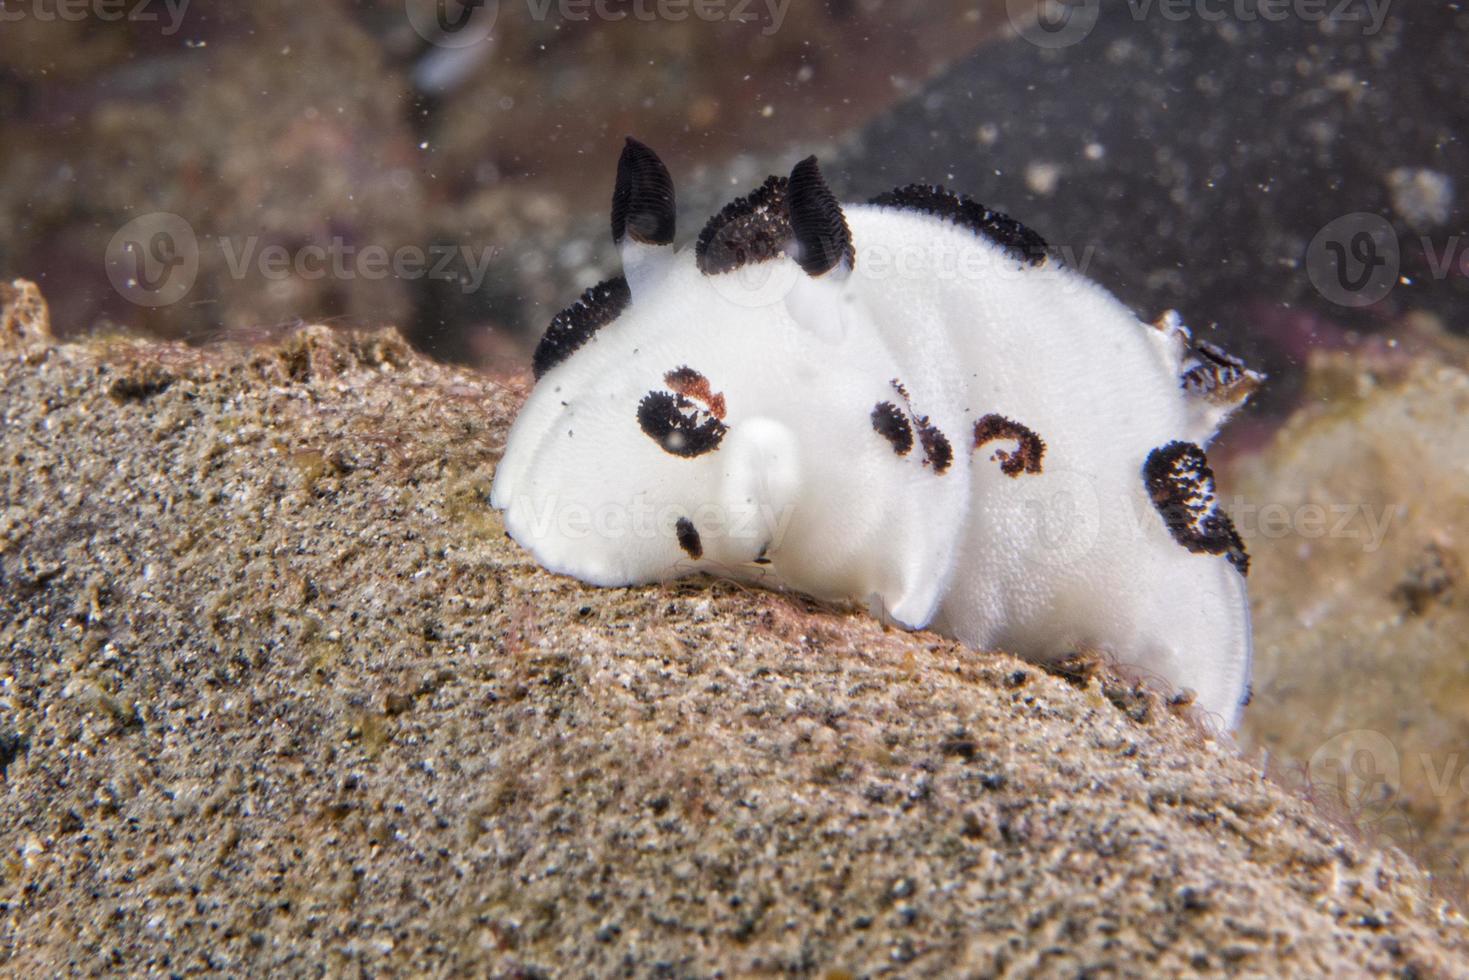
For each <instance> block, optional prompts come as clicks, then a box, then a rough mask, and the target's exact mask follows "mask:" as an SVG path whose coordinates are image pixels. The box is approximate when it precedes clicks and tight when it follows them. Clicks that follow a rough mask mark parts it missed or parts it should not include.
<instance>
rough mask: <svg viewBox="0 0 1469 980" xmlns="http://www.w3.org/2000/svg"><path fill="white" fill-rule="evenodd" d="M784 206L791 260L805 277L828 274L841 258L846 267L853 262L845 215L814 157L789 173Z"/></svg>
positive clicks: (805, 160) (854, 251)
mask: <svg viewBox="0 0 1469 980" xmlns="http://www.w3.org/2000/svg"><path fill="white" fill-rule="evenodd" d="M786 207H787V208H788V209H789V210H790V215H791V232H792V234H793V235H794V237H795V239H796V256H795V258H796V261H797V262H799V263H800V265H801V268H802V269H804V270H806V274H807V275H808V276H819V275H821V274H822V273H825V272H830V271H831V270H832V269H835V268H836V267H837V265H838V264H840V263H841V262H842V260H844V259H845V260H846V263H847V265H848V266H851V265H852V264H853V263H854V262H855V260H856V258H857V253H856V250H855V249H854V248H853V247H852V232H851V230H850V229H849V228H848V227H847V216H846V215H844V214H842V206H841V204H839V203H838V202H837V199H836V195H835V194H833V193H832V192H831V188H830V187H828V186H826V179H825V178H824V177H822V176H821V169H820V168H819V167H818V166H817V165H816V158H815V157H807V158H806V159H804V160H802V161H801V162H800V163H798V164H796V166H795V169H793V170H792V171H791V178H790V182H789V183H788V184H787V185H786Z"/></svg>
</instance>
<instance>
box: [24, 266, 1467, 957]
mask: <svg viewBox="0 0 1469 980" xmlns="http://www.w3.org/2000/svg"><path fill="white" fill-rule="evenodd" d="M27 296H30V297H34V293H33V292H28V291H27V290H26V288H25V287H22V286H19V285H18V286H17V287H16V288H15V289H11V290H8V291H6V292H5V293H4V296H3V299H4V301H5V303H6V305H7V309H6V313H5V315H4V318H3V319H0V322H4V323H6V324H17V323H20V324H21V326H19V327H8V328H7V330H6V332H5V337H6V338H7V339H6V340H4V341H3V346H4V348H5V349H4V350H0V391H3V395H0V411H3V413H4V415H3V422H4V425H3V430H0V459H3V470H0V479H3V483H0V490H3V499H0V521H3V524H0V576H3V580H0V624H3V625H0V630H3V635H0V650H3V653H0V658H3V660H0V750H3V751H0V762H3V770H4V776H3V783H0V856H3V861H0V895H3V905H0V912H3V915H0V965H3V968H4V971H5V972H7V973H10V974H12V975H17V974H52V973H57V972H69V973H96V972H102V971H114V970H129V971H136V972H144V971H149V972H159V973H182V972H184V971H186V970H197V969H201V968H208V969H216V970H223V971H226V972H230V973H236V974H239V973H246V972H251V973H255V972H265V971H267V970H275V971H287V972H292V973H301V972H307V971H308V970H312V969H326V970H330V971H332V972H341V971H347V970H358V969H365V970H371V971H374V972H376V971H380V970H386V969H395V970H401V971H404V972H410V971H411V972H414V973H419V972H424V973H432V974H439V973H444V972H448V971H451V970H461V971H464V970H467V971H473V972H477V973H482V974H487V975H496V976H507V977H508V976H519V977H530V976H549V975H566V976H586V975H600V976H608V975H630V976H663V975H677V976H712V975H725V976H736V975H741V976H742V975H749V974H752V973H766V974H779V973H788V974H793V975H815V976H826V977H833V978H835V977H850V976H856V975H885V974H886V975H902V976H920V975H940V974H942V975H954V974H966V975H980V974H984V975H992V974H1000V973H1026V972H1034V971H1043V972H1045V973H1047V974H1052V975H1054V974H1066V975H1078V974H1083V973H1096V972H1115V973H1121V974H1126V975H1143V974H1149V975H1151V974H1177V973H1180V972H1185V971H1193V970H1213V971H1220V972H1228V973H1248V974H1254V975H1292V974H1293V975H1325V974H1331V973H1341V974H1361V973H1365V972H1372V973H1377V974H1387V973H1395V974H1398V975H1402V976H1409V975H1412V976H1427V975H1448V974H1450V973H1455V972H1461V971H1462V964H1463V962H1464V954H1465V952H1466V949H1469V929H1466V924H1465V922H1464V920H1463V919H1462V918H1461V917H1460V916H1459V915H1458V914H1457V913H1456V912H1455V911H1453V909H1452V908H1451V907H1450V906H1449V905H1448V904H1447V903H1445V902H1444V901H1443V900H1441V899H1440V898H1438V897H1436V896H1435V895H1434V894H1433V892H1432V890H1431V880H1430V879H1429V877H1428V876H1427V875H1426V874H1425V873H1424V872H1422V871H1421V870H1419V869H1418V868H1417V867H1416V866H1415V865H1413V864H1412V862H1411V861H1409V860H1408V859H1407V858H1405V857H1404V856H1403V855H1402V854H1401V853H1399V852H1396V851H1392V850H1386V851H1384V850H1378V849H1376V848H1374V847H1372V846H1370V845H1367V844H1364V843H1362V842H1360V841H1359V840H1357V839H1355V838H1354V836H1353V835H1352V834H1350V833H1347V832H1345V831H1343V830H1341V829H1339V828H1338V827H1336V826H1335V825H1333V824H1331V823H1330V822H1328V821H1327V820H1326V819H1324V818H1323V817H1322V816H1320V815H1319V814H1317V813H1316V812H1315V811H1314V810H1313V809H1312V808H1311V806H1310V805H1309V804H1307V803H1306V802H1304V801H1303V800H1301V799H1299V798H1297V797H1295V796H1293V795H1291V794H1290V793H1288V792H1286V791H1284V790H1282V789H1281V788H1279V787H1278V786H1276V785H1275V784H1273V783H1271V782H1269V781H1267V780H1265V779H1262V778H1261V776H1260V775H1259V773H1258V772H1257V771H1256V770H1255V769H1254V768H1253V767H1252V766H1251V765H1249V764H1248V763H1247V762H1245V761H1243V760H1242V759H1240V758H1239V757H1238V756H1237V755H1236V754H1235V753H1234V752H1233V750H1232V749H1231V748H1230V747H1229V746H1228V745H1225V744H1221V743H1220V742H1219V741H1217V740H1214V739H1211V738H1210V737H1209V736H1207V734H1205V733H1204V732H1202V731H1201V730H1200V729H1199V728H1197V727H1196V726H1194V725H1193V724H1192V723H1191V722H1190V721H1189V720H1188V719H1186V718H1183V717H1181V716H1179V715H1178V714H1177V713H1176V712H1175V711H1174V710H1173V709H1172V708H1170V706H1169V705H1168V704H1167V702H1165V701H1164V700H1161V699H1159V698H1157V697H1156V696H1154V695H1152V694H1151V693H1149V692H1147V691H1143V690H1138V689H1133V688H1129V687H1127V686H1125V685H1122V684H1120V683H1118V682H1116V681H1115V680H1112V679H1110V678H1109V677H1108V676H1107V675H1106V674H1105V673H1101V672H1097V671H1095V670H1088V671H1083V672H1081V673H1079V674H1078V675H1076V676H1072V677H1062V676H1053V675H1051V674H1048V673H1046V672H1044V671H1041V670H1039V669H1037V668H1035V667H1033V666H1030V665H1028V664H1024V663H1021V662H1020V661H1017V660H1014V659H1012V658H1010V657H1007V656H1004V655H1001V654H979V653H974V652H971V651H966V650H963V649H961V648H959V647H957V646H955V645H954V644H952V643H949V642H947V641H943V640H941V639H939V638H937V637H934V636H932V635H928V634H905V633H900V632H893V631H885V630H884V629H882V628H881V627H880V626H879V625H877V624H876V623H875V622H873V621H871V620H869V619H867V618H865V617H863V616H861V615H858V614H856V613H853V612H849V611H844V610H839V609H837V610H833V609H827V608H817V607H815V606H812V605H809V604H807V603H805V602H802V601H800V600H798V599H795V598H792V597H787V596H778V595H772V594H766V593H760V592H751V591H747V590H743V589H739V588H736V587H733V586H729V585H721V584H709V583H701V582H693V583H685V584H681V585H677V586H670V587H659V588H644V589H606V590H594V589H588V588H584V587H582V586H580V585H579V584H577V583H575V582H572V581H569V580H566V579H562V578H557V577H555V576H552V575H549V574H546V573H545V572H543V571H541V570H540V569H539V568H538V567H536V566H535V565H534V563H533V562H531V561H530V560H528V558H527V557H526V555H525V554H524V553H522V552H521V551H520V550H519V549H517V548H516V547H515V546H514V545H513V544H511V543H510V542H508V541H507V540H506V539H505V537H504V535H503V533H502V526H501V524H500V523H499V521H498V520H497V519H496V517H495V515H494V514H493V513H492V512H491V511H490V510H489V509H488V508H487V507H486V505H485V503H484V497H485V492H486V490H487V488H488V483H489V479H490V475H491V473H492V467H493V464H494V461H495V459H496V456H497V452H498V448H499V445H500V442H501V440H502V437H503V434H504V431H505V427H506V424H507V422H508V420H509V418H510V417H511V416H512V415H513V412H514V410H515V407H516V405H517V403H518V397H517V388H516V386H515V385H501V384H497V383H494V382H492V381H490V380H488V379H486V378H484V377H481V376H476V375H472V374H469V373H467V372H464V371H460V370H455V369H452V368H447V367H442V366H438V365H435V364H433V363H430V362H428V361H426V360H423V359H421V358H419V357H418V356H416V355H414V354H413V353H412V352H410V351H409V350H408V349H407V348H406V347H405V346H404V345H403V344H402V343H401V341H399V340H398V338H397V337H396V335H395V334H393V333H391V332H384V333H378V334H371V335H359V336H342V335H336V334H333V333H331V332H330V331H328V330H326V329H325V328H319V327H313V328H308V329H306V330H303V331H300V332H297V333H295V334H293V335H291V336H289V337H287V338H286V339H285V340H284V341H283V342H281V343H279V344H277V345H275V346H270V347H263V346H261V347H250V348H233V347H220V348H214V349H207V350H194V349H188V348H184V347H179V346H168V345H153V344H142V343H137V342H132V341H121V340H106V339H98V340H92V341H89V342H87V343H85V344H73V345H66V346H55V345H45V344H44V343H43V341H42V340H35V338H41V337H42V336H43V334H44V333H45V331H44V330H43V329H41V328H40V327H39V326H38V325H37V323H36V321H35V317H36V316H37V315H38V314H39V313H40V308H39V306H38V305H37V304H35V303H32V305H31V310H32V312H31V313H30V314H23V313H21V312H19V311H17V310H16V309H15V308H16V306H17V303H18V302H21V301H22V300H24V299H25V297H27ZM40 315H43V314H40ZM22 321H24V323H22ZM22 332H25V333H27V335H28V336H30V337H31V338H32V340H34V341H35V342H31V341H27V342H26V343H25V344H21V343H19V342H16V341H14V340H12V339H11V338H12V337H13V336H14V335H16V334H19V333H22Z"/></svg>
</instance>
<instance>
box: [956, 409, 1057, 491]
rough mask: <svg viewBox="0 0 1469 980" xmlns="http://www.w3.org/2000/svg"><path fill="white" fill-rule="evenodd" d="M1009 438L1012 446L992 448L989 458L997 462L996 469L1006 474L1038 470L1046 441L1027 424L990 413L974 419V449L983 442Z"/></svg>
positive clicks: (1035, 471) (1038, 471)
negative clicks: (1012, 443) (1010, 447)
mask: <svg viewBox="0 0 1469 980" xmlns="http://www.w3.org/2000/svg"><path fill="white" fill-rule="evenodd" d="M997 440H1009V441H1012V442H1014V443H1015V449H1014V450H1008V449H996V450H995V452H994V454H993V455H991V456H990V459H992V460H994V461H996V462H998V463H999V464H1000V472H1001V473H1004V474H1005V475H1006V476H1009V477H1019V476H1020V474H1022V473H1031V474H1035V473H1040V472H1041V460H1042V459H1044V458H1045V455H1046V444H1045V441H1044V440H1043V439H1041V437H1040V436H1038V435H1036V434H1035V432H1033V431H1032V430H1031V429H1030V428H1029V427H1028V426H1025V425H1021V424H1020V423H1019V422H1016V421H1015V420H1014V419H1008V418H1006V417H1005V416H1003V415H995V414H990V415H986V416H985V417H984V418H982V419H980V420H979V421H978V422H975V423H974V445H973V446H972V447H971V448H972V449H978V448H979V447H980V446H983V445H985V444H986V443H990V442H995V441H997Z"/></svg>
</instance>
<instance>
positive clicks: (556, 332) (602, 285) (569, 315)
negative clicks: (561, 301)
mask: <svg viewBox="0 0 1469 980" xmlns="http://www.w3.org/2000/svg"><path fill="white" fill-rule="evenodd" d="M631 300H632V293H630V292H628V288H627V280H626V279H624V278H623V277H622V276H618V277H617V278H615V279H608V280H607V281H606V282H599V283H597V285H595V286H593V287H592V288H591V289H588V290H587V291H586V292H584V293H582V294H581V299H579V300H577V301H576V302H575V303H573V304H571V305H570V306H568V307H567V308H566V309H564V310H562V311H561V312H560V313H557V314H556V315H555V316H554V317H553V318H552V319H551V325H550V326H549V327H547V328H546V333H545V335H544V336H542V337H541V342H540V343H539V344H537V345H536V353H535V356H534V357H532V358H531V370H532V371H534V372H535V377H536V380H537V381H539V380H541V377H542V376H543V375H544V374H545V373H546V372H547V371H549V370H551V369H552V368H553V367H555V366H556V365H558V364H560V363H561V362H562V361H564V360H566V359H567V358H568V357H570V356H571V355H572V354H575V353H576V352H577V350H578V349H579V348H580V347H581V346H582V345H583V344H585V343H586V342H587V341H589V340H591V339H592V335H593V334H595V333H596V332H597V331H598V330H601V329H602V328H603V327H605V326H606V325H607V324H609V323H611V322H612V321H613V320H616V319H617V318H618V317H619V316H621V315H622V311H623V310H625V309H627V304H628V303H629V302H630V301H631Z"/></svg>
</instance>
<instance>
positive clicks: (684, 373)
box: [663, 365, 727, 421]
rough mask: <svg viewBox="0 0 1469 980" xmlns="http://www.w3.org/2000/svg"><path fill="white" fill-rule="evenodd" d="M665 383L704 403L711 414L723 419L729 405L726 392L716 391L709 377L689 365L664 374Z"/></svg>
mask: <svg viewBox="0 0 1469 980" xmlns="http://www.w3.org/2000/svg"><path fill="white" fill-rule="evenodd" d="M663 383H664V384H666V385H668V387H669V388H670V389H671V390H673V391H676V392H677V393H679V394H680V395H683V396H685V397H687V398H693V399H695V400H697V401H701V402H703V403H704V406H705V407H706V408H708V409H709V414H711V415H713V416H714V417H715V418H717V419H719V420H721V421H723V420H724V413H725V411H726V410H727V406H726V405H725V402H724V393H723V392H718V391H715V390H714V388H713V386H712V385H710V384H709V379H708V378H706V377H704V376H703V375H702V374H700V373H699V372H698V371H695V370H694V369H693V368H691V367H689V366H688V365H684V366H683V367H679V368H674V369H673V370H672V371H669V372H668V373H667V374H665V375H664V376H663Z"/></svg>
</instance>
